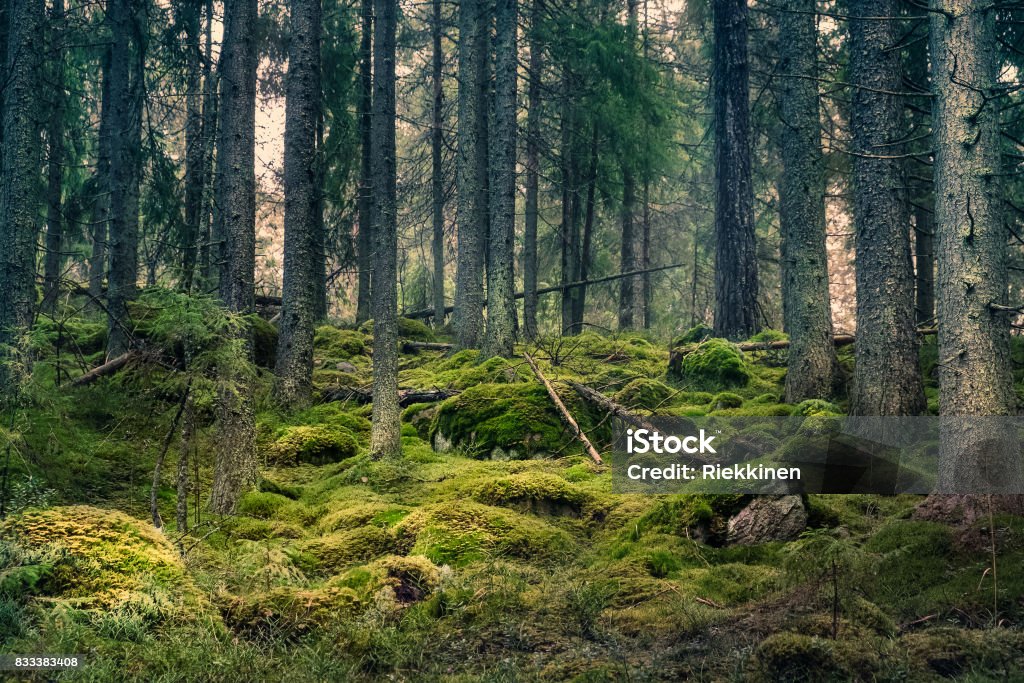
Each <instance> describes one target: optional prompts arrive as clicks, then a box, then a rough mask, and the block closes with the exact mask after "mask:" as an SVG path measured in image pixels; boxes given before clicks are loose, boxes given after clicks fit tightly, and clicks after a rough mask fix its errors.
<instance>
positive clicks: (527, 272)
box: [523, 0, 544, 339]
mask: <svg viewBox="0 0 1024 683" xmlns="http://www.w3.org/2000/svg"><path fill="white" fill-rule="evenodd" d="M542 8H543V4H542V0H533V8H532V11H531V18H530V64H529V73H528V76H527V77H528V79H529V82H528V85H527V88H526V100H527V104H526V108H527V111H526V206H525V214H526V215H525V224H524V232H523V291H524V292H525V294H526V296H525V297H524V298H523V336H525V337H526V338H527V339H534V338H536V336H537V219H538V217H539V215H540V202H539V195H540V136H541V111H540V106H541V75H542V72H543V70H544V48H543V46H542V45H541V42H540V22H541V10H542Z"/></svg>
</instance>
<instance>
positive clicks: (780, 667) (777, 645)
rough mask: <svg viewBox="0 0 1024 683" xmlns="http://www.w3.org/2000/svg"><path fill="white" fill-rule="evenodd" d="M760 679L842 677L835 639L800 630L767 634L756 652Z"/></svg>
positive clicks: (832, 678)
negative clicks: (808, 633) (819, 636)
mask: <svg viewBox="0 0 1024 683" xmlns="http://www.w3.org/2000/svg"><path fill="white" fill-rule="evenodd" d="M754 667H755V671H754V676H753V677H754V680H757V681H766V682H768V681H806V682H807V683H811V682H812V681H842V680H847V679H846V677H845V676H844V672H843V667H842V665H841V663H840V658H839V656H838V655H837V654H836V651H835V647H834V645H833V643H831V642H829V641H827V640H824V639H822V638H814V637H811V636H806V635H803V634H800V633H787V632H784V633H776V634H773V635H770V636H768V637H767V638H765V639H764V640H763V641H761V644H760V645H759V646H758V648H757V651H756V652H755V653H754Z"/></svg>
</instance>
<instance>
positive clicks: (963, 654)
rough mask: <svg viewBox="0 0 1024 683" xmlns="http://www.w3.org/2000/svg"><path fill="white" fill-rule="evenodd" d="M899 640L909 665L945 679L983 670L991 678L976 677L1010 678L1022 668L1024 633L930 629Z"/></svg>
mask: <svg viewBox="0 0 1024 683" xmlns="http://www.w3.org/2000/svg"><path fill="white" fill-rule="evenodd" d="M900 643H901V645H902V646H903V647H904V648H905V651H906V653H907V656H908V658H909V662H908V664H909V667H908V668H910V669H911V670H914V671H919V672H921V671H929V672H932V673H934V674H937V675H939V676H942V677H944V678H959V677H960V676H964V675H966V674H969V673H970V672H975V673H977V674H981V673H982V672H986V673H988V674H993V676H992V678H989V677H988V676H980V675H979V678H978V680H1012V679H1014V678H1015V676H1016V675H1017V674H1019V672H1020V671H1024V634H1021V633H1020V632H1015V631H1012V630H1009V629H990V630H985V631H969V630H966V629H957V628H950V627H938V628H930V629H928V630H926V631H921V632H919V633H910V634H907V635H905V636H903V637H902V638H900ZM1011 672H1017V674H1013V673H1011ZM999 674H1001V675H999ZM972 680H973V679H972Z"/></svg>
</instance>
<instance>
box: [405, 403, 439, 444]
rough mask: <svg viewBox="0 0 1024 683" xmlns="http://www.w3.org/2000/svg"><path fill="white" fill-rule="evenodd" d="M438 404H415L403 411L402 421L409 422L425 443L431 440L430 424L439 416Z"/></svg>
mask: <svg viewBox="0 0 1024 683" xmlns="http://www.w3.org/2000/svg"><path fill="white" fill-rule="evenodd" d="M438 405H439V404H437V403H413V404H412V405H411V406H409V407H407V408H406V409H405V410H403V411H402V421H403V422H407V423H409V424H410V425H412V427H413V428H414V429H415V430H416V434H417V435H418V436H419V437H420V438H421V439H423V440H424V441H429V440H430V423H431V422H433V420H434V415H435V414H437V407H438Z"/></svg>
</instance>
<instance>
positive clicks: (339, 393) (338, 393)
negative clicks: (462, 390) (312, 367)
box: [323, 387, 459, 408]
mask: <svg viewBox="0 0 1024 683" xmlns="http://www.w3.org/2000/svg"><path fill="white" fill-rule="evenodd" d="M458 394H459V392H458V391H452V390H449V389H405V390H404V391H399V392H398V405H399V406H401V407H402V408H405V407H407V406H411V405H412V404H413V403H436V402H438V401H443V400H445V399H446V398H451V397H452V396H457V395H458ZM323 398H324V400H325V401H352V402H354V403H360V404H364V403H373V391H372V390H370V389H363V388H361V387H339V388H337V389H331V390H329V391H326V392H324V395H323Z"/></svg>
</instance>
